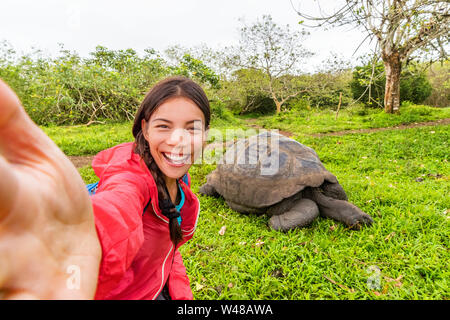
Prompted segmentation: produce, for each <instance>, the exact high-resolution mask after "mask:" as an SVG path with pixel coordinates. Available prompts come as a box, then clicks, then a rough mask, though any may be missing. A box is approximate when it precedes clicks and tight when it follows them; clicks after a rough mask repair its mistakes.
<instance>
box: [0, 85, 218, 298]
mask: <svg viewBox="0 0 450 320" xmlns="http://www.w3.org/2000/svg"><path fill="white" fill-rule="evenodd" d="M209 120H210V110H209V103H208V99H207V98H206V95H205V93H204V92H203V90H202V89H201V88H200V87H199V86H198V85H197V84H195V83H194V82H193V81H191V80H189V79H187V78H182V77H177V78H169V79H166V80H164V81H162V82H160V83H158V84H157V85H156V86H155V87H154V88H153V89H152V90H151V91H150V92H149V93H148V94H147V96H146V97H145V99H144V101H143V102H142V104H141V106H140V108H139V110H138V112H137V115H136V118H135V122H134V125H133V135H134V137H135V141H134V142H133V143H124V144H121V145H118V146H115V147H113V148H111V149H108V150H104V151H102V152H100V153H99V154H98V155H97V156H96V157H95V158H94V160H93V164H92V165H93V168H94V171H95V172H96V174H97V175H98V176H99V178H100V180H99V185H98V189H97V192H96V193H95V195H93V196H91V198H90V197H89V195H88V194H87V192H86V189H85V186H84V183H83V181H82V179H81V177H80V176H79V174H78V172H77V171H76V169H75V168H74V167H73V165H72V164H71V163H70V161H69V160H68V159H67V158H66V157H65V156H64V154H63V153H62V152H61V151H60V150H59V149H58V148H57V147H56V145H55V144H54V143H53V142H52V141H51V140H50V139H49V138H48V137H47V136H46V135H45V134H44V133H43V132H42V131H41V130H40V129H39V128H38V127H37V126H36V125H35V124H34V123H33V122H32V121H31V120H30V119H29V117H28V116H27V115H26V113H25V111H24V110H23V108H22V107H21V106H20V103H19V101H18V99H17V97H16V96H15V95H14V93H13V92H12V91H11V90H10V89H9V88H8V87H7V86H6V85H5V84H4V83H0V152H1V156H2V157H0V175H1V177H2V179H0V264H1V265H0V294H3V298H16V299H17V298H18V299H26V298H39V299H40V298H46V299H49V298H50V299H51V298H54V299H72V298H92V297H95V298H96V299H163V298H164V299H169V298H171V299H190V298H192V292H191V290H190V288H189V280H188V278H187V276H186V272H185V268H184V266H183V262H182V259H181V256H180V254H179V251H178V250H177V249H178V248H179V246H180V245H182V244H183V243H184V242H186V241H187V240H188V239H190V238H191V237H192V234H193V232H194V231H195V226H196V222H197V218H198V212H199V202H198V200H197V198H196V197H195V195H194V194H193V193H192V192H191V191H190V189H189V186H188V185H186V184H185V183H184V182H182V179H181V178H182V177H183V176H184V175H185V174H186V173H187V171H188V170H189V168H190V166H191V165H192V163H193V162H194V161H195V159H196V157H197V156H198V155H199V154H201V149H202V147H203V145H204V143H205V141H206V132H207V129H208V126H209ZM188 184H189V183H188ZM182 200H183V201H182ZM176 207H178V209H179V212H178V210H177V208H176ZM99 265H100V266H99ZM74 278H75V280H79V281H78V282H76V281H75V284H79V285H73V283H74V282H73V280H74Z"/></svg>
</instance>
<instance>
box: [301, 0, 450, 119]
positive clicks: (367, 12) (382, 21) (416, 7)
mask: <svg viewBox="0 0 450 320" xmlns="http://www.w3.org/2000/svg"><path fill="white" fill-rule="evenodd" d="M449 7H450V4H449V2H448V0H346V1H345V4H343V5H342V6H341V7H340V8H339V9H337V10H336V11H335V12H334V13H333V14H323V15H321V16H320V17H314V16H311V15H308V14H306V13H304V12H301V11H300V10H296V11H297V13H298V14H299V15H300V16H301V17H302V19H305V20H308V21H311V22H313V25H312V27H322V26H327V25H329V26H344V25H355V26H356V27H359V28H363V29H364V30H365V31H366V32H367V37H366V39H371V40H372V39H376V43H377V51H379V53H380V54H381V58H382V60H383V63H384V68H385V72H386V86H385V95H384V108H385V111H386V112H387V113H394V112H398V110H399V106H400V74H401V71H402V66H403V65H404V64H405V63H406V62H407V60H408V59H409V58H410V57H411V55H412V53H414V52H415V51H417V50H418V49H422V50H432V51H434V52H436V51H437V52H438V53H439V55H440V57H441V58H442V59H445V58H446V57H447V54H446V52H445V46H446V45H447V44H448V39H449V36H448V35H449V31H450V27H449V26H450V13H449ZM303 22H304V21H300V23H303ZM366 39H365V40H366Z"/></svg>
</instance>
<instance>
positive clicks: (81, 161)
mask: <svg viewBox="0 0 450 320" xmlns="http://www.w3.org/2000/svg"><path fill="white" fill-rule="evenodd" d="M68 157H69V159H70V161H72V163H73V164H74V166H75V168H77V169H78V168H82V167H84V166H88V165H89V166H90V165H91V162H92V159H93V158H94V156H68Z"/></svg>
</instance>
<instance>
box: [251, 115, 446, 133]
mask: <svg viewBox="0 0 450 320" xmlns="http://www.w3.org/2000/svg"><path fill="white" fill-rule="evenodd" d="M246 121H247V125H248V126H249V127H251V128H255V129H264V128H263V127H261V126H258V125H257V124H255V123H254V119H248V120H246ZM448 124H450V118H445V119H439V120H435V121H426V122H413V123H408V124H400V125H398V126H394V127H385V128H371V129H355V130H343V131H335V132H327V133H312V134H310V135H311V136H313V137H323V136H343V135H345V134H351V133H370V132H378V131H384V130H402V129H408V128H418V127H426V126H436V125H448ZM267 130H268V129H267ZM278 132H279V133H280V134H282V135H284V136H287V137H290V136H293V135H294V133H292V132H289V131H283V130H278Z"/></svg>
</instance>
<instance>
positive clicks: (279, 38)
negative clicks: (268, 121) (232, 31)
mask: <svg viewBox="0 0 450 320" xmlns="http://www.w3.org/2000/svg"><path fill="white" fill-rule="evenodd" d="M305 35H307V32H305V31H301V32H298V31H297V32H293V31H291V30H290V28H289V25H286V26H285V27H284V28H283V27H280V26H278V25H277V24H275V22H274V21H273V20H272V17H271V16H270V15H264V16H263V17H262V20H259V19H258V20H257V21H256V23H254V24H253V25H251V26H246V25H244V26H243V27H242V28H241V30H240V41H239V46H237V47H235V48H232V52H233V54H232V55H231V57H230V59H229V60H228V63H229V65H230V66H232V67H235V68H237V69H253V70H257V71H259V72H260V73H261V74H262V75H263V76H262V77H261V78H260V81H259V86H260V88H261V90H262V91H264V92H266V93H268V94H269V96H270V97H271V98H272V99H273V101H274V103H275V105H276V111H277V113H279V112H280V111H281V107H282V106H283V104H284V103H285V102H286V101H288V100H289V99H290V98H293V97H295V96H297V95H299V94H300V93H301V92H303V91H304V90H302V89H301V88H299V87H298V86H296V85H295V83H293V81H291V80H292V79H291V77H292V75H296V74H298V73H299V71H300V65H301V63H302V62H304V59H305V58H308V57H310V56H311V55H312V53H311V52H309V51H308V50H306V49H305V48H304V47H303V46H302V44H301V43H302V42H303V38H304V36H305Z"/></svg>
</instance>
